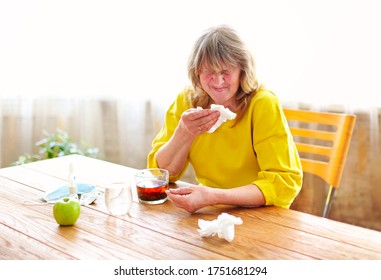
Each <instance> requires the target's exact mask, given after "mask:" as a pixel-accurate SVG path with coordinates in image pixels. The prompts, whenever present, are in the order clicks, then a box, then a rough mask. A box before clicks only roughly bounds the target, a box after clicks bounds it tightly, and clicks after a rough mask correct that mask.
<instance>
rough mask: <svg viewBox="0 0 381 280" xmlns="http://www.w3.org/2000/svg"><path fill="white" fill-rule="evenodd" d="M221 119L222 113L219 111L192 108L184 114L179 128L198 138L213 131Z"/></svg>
mask: <svg viewBox="0 0 381 280" xmlns="http://www.w3.org/2000/svg"><path fill="white" fill-rule="evenodd" d="M219 117H220V112H218V111H212V110H209V109H204V110H200V109H195V108H191V109H188V110H186V111H185V112H184V113H183V114H182V116H181V119H180V122H179V126H180V127H181V128H182V129H184V130H185V131H187V132H188V133H189V134H191V135H192V136H194V137H196V136H198V135H201V134H203V133H205V132H207V131H208V130H209V129H211V128H212V126H213V125H214V124H215V123H216V122H217V121H218V118H219Z"/></svg>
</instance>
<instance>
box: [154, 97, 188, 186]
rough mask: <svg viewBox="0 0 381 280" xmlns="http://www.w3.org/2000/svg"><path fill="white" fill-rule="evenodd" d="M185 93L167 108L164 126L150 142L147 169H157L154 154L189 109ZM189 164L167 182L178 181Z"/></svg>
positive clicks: (166, 140)
mask: <svg viewBox="0 0 381 280" xmlns="http://www.w3.org/2000/svg"><path fill="white" fill-rule="evenodd" d="M185 93H186V92H185V91H184V92H182V93H181V94H179V95H178V97H177V99H176V100H175V101H174V102H173V103H172V105H171V106H170V107H169V108H168V110H167V112H166V115H165V120H164V125H163V127H162V128H161V130H160V132H159V133H158V134H157V135H156V137H155V139H154V140H153V142H152V150H151V152H150V153H149V154H148V157H147V167H148V168H157V167H159V166H158V164H157V161H156V153H157V151H158V150H159V149H160V147H161V146H163V145H164V144H165V143H166V142H168V141H169V139H170V138H171V137H172V135H173V133H174V131H175V129H176V127H177V125H178V123H179V121H180V118H181V115H182V113H183V112H184V111H185V110H187V109H188V108H189V106H188V103H187V99H186V96H185ZM188 164H189V162H187V163H186V165H185V167H184V169H183V170H182V171H181V172H180V173H179V174H176V175H173V176H170V177H169V181H170V182H175V181H176V180H178V179H180V178H181V176H182V175H183V174H184V172H185V170H186V168H187V166H188Z"/></svg>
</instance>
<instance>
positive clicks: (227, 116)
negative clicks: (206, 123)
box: [196, 104, 237, 133]
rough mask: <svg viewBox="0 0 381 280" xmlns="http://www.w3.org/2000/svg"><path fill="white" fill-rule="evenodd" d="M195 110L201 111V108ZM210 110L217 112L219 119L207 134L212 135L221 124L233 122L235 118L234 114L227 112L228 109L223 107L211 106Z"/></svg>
mask: <svg viewBox="0 0 381 280" xmlns="http://www.w3.org/2000/svg"><path fill="white" fill-rule="evenodd" d="M196 109H197V110H203V109H202V107H197V108H196ZM210 110H213V111H219V112H220V117H219V118H218V120H217V122H216V123H215V124H214V125H213V126H212V128H211V129H209V130H208V132H209V133H213V132H214V131H215V130H216V129H217V128H218V127H219V126H220V125H221V124H223V123H224V122H226V121H227V120H233V119H235V117H236V116H237V114H236V113H234V112H232V111H230V110H229V108H225V107H224V106H223V105H217V104H212V105H211V106H210Z"/></svg>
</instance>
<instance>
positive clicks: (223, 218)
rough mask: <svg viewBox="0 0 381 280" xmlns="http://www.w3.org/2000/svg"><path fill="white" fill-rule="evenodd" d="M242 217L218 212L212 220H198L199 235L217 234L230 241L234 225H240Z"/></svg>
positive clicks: (232, 236)
mask: <svg viewBox="0 0 381 280" xmlns="http://www.w3.org/2000/svg"><path fill="white" fill-rule="evenodd" d="M242 223H243V222H242V219H241V218H237V217H235V216H233V215H229V214H227V213H222V214H220V215H219V216H218V217H217V219H215V220H212V221H205V220H202V219H199V220H198V226H199V228H200V229H198V232H199V233H200V235H201V236H213V235H218V237H219V238H225V239H226V240H227V241H229V242H231V241H232V240H233V239H234V225H241V224H242Z"/></svg>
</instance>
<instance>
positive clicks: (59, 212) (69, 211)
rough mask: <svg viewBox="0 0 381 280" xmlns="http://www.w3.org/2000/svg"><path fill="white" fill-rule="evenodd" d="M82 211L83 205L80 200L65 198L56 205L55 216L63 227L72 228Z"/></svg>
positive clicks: (54, 207) (54, 208)
mask: <svg viewBox="0 0 381 280" xmlns="http://www.w3.org/2000/svg"><path fill="white" fill-rule="evenodd" d="M80 209H81V205H80V203H79V202H78V200H76V199H73V198H69V197H64V198H62V199H61V200H59V201H57V202H56V203H54V206H53V216H54V219H56V222H57V223H58V224H60V225H61V226H72V225H74V224H75V223H76V222H77V220H78V218H79V214H80Z"/></svg>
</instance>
